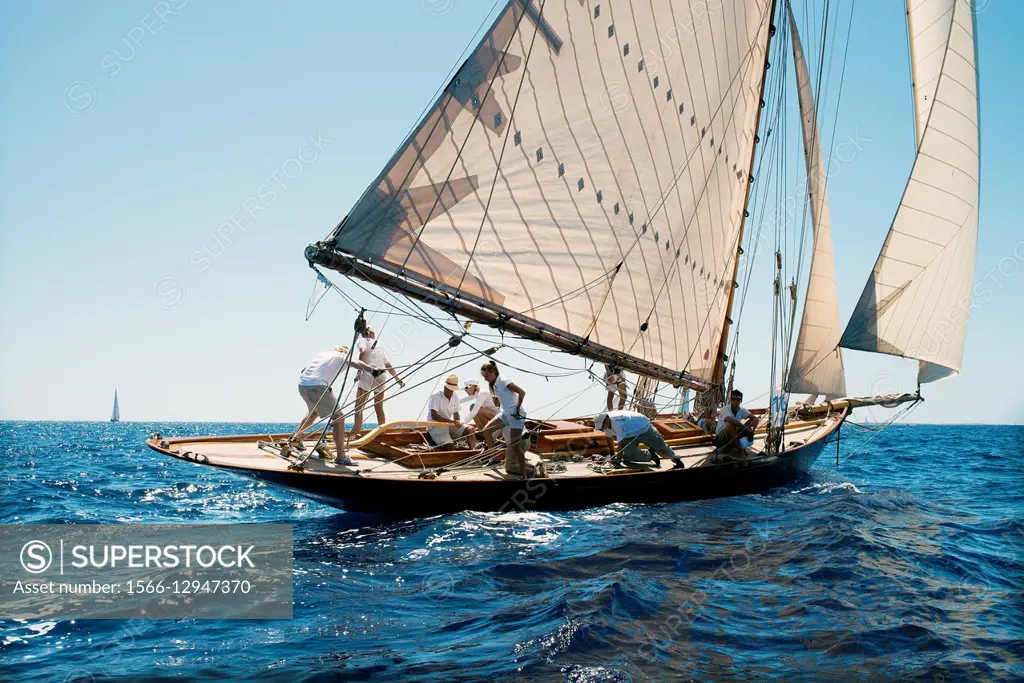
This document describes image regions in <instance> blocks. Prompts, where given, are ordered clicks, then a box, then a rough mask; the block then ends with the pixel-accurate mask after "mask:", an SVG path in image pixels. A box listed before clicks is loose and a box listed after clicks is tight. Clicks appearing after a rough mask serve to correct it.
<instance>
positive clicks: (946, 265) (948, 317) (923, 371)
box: [841, 0, 979, 382]
mask: <svg viewBox="0 0 1024 683" xmlns="http://www.w3.org/2000/svg"><path fill="white" fill-rule="evenodd" d="M974 20H975V14H974V7H973V4H972V2H971V1H970V0H913V1H911V0H908V2H907V24H908V29H909V33H910V53H911V63H912V67H913V80H914V108H915V111H916V115H917V119H916V120H917V157H916V159H915V161H914V167H913V170H912V171H911V174H910V180H909V181H908V183H907V187H906V190H905V191H904V194H903V199H902V201H901V202H900V206H899V209H898V210H897V212H896V217H895V218H894V219H893V223H892V227H891V228H890V229H889V234H888V236H887V237H886V238H885V244H884V245H883V247H882V251H881V254H879V256H878V260H877V261H876V263H875V268H874V271H873V272H872V274H871V277H870V278H869V279H868V282H867V285H866V286H865V287H864V292H863V293H862V294H861V297H860V300H859V301H858V302H857V307H856V309H855V310H854V313H853V316H852V318H851V320H850V322H849V324H848V325H847V328H846V331H845V332H844V333H843V337H842V342H841V343H842V346H843V347H845V348H848V349H859V350H863V351H874V352H878V353H887V354H893V355H898V356H906V357H908V358H915V359H917V360H919V361H920V367H919V370H918V381H919V382H930V381H933V380H936V379H941V378H943V377H947V376H949V375H950V374H953V373H955V372H959V371H960V365H961V360H962V358H963V348H964V335H965V332H966V323H967V317H968V311H969V307H970V303H971V290H972V280H973V277H974V260H975V250H976V246H977V239H978V190H979V179H978V178H979V176H978V165H979V163H978V162H979V157H978V126H979V116H978V72H977V66H976V56H975V25H974Z"/></svg>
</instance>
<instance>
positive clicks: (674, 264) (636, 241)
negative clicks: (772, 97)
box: [588, 6, 770, 365]
mask: <svg viewBox="0 0 1024 683" xmlns="http://www.w3.org/2000/svg"><path fill="white" fill-rule="evenodd" d="M769 8H770V6H766V8H765V15H767V14H768V11H769ZM766 20H767V21H769V22H770V19H768V18H767V17H766V16H762V20H761V25H764V23H765V21H766ZM757 45H758V40H757V39H756V37H755V39H754V40H753V41H752V42H751V44H750V46H749V47H748V48H747V52H746V54H745V55H744V56H743V60H742V61H741V62H740V67H739V69H737V71H736V73H734V74H733V76H732V80H731V81H730V82H729V87H728V88H727V89H726V91H725V92H726V94H727V93H728V92H731V90H732V88H733V84H734V83H735V82H736V79H737V78H739V76H740V74H742V73H743V72H744V68H745V64H746V62H747V61H748V60H749V59H750V58H751V56H752V53H753V50H754V48H755V47H757ZM752 66H753V67H754V68H756V66H757V65H752ZM725 101H726V96H725V95H723V97H722V100H721V101H719V103H718V106H717V108H716V109H715V112H714V113H713V114H712V116H711V119H710V120H711V122H714V121H715V120H716V118H717V117H718V115H719V114H720V113H721V111H722V108H723V106H724V104H725ZM758 115H760V111H759V112H758ZM733 120H734V117H730V118H729V120H728V121H727V122H726V126H727V130H728V126H730V125H731V124H732V123H733ZM726 134H727V133H726ZM702 143H703V138H701V140H700V142H699V143H698V144H697V145H695V146H694V148H693V151H691V153H690V155H689V156H688V157H687V158H686V162H685V163H683V164H682V165H681V166H680V167H679V170H678V171H677V172H675V173H674V174H673V176H672V179H671V182H670V183H669V188H668V189H666V190H665V192H664V193H663V194H662V196H661V197H660V198H659V199H658V201H657V202H656V204H655V207H654V211H653V212H652V213H649V215H648V219H647V220H648V223H651V222H653V220H654V218H655V217H656V216H657V215H658V212H659V211H661V209H662V207H664V206H665V204H666V203H667V201H668V199H669V196H670V195H671V194H672V192H673V190H675V189H676V186H677V185H678V183H679V179H680V178H681V177H682V175H683V173H684V172H685V171H687V170H689V166H690V161H691V160H692V159H693V157H694V155H695V154H696V152H697V151H698V150H700V151H701V152H702V153H703V144H702ZM748 170H749V169H748ZM714 176H715V174H714V173H708V175H707V177H705V178H704V185H703V187H702V188H701V192H700V196H699V197H698V198H697V200H696V204H695V205H694V211H693V214H692V216H691V217H690V220H689V221H687V223H686V226H685V229H684V230H683V235H682V237H681V238H679V239H675V238H674V237H673V241H675V242H676V243H677V244H688V243H689V242H688V240H687V237H688V236H689V234H690V228H691V227H693V225H694V224H699V219H698V214H699V210H698V209H699V205H700V201H701V200H702V199H703V198H704V195H705V194H706V193H707V190H708V185H709V184H710V182H711V179H712V178H713V177H714ZM698 229H699V228H698ZM642 235H643V233H641V234H638V235H637V236H636V238H635V239H634V242H633V245H631V246H630V248H629V251H627V253H626V255H625V256H623V258H622V264H625V261H626V258H627V257H628V256H629V253H630V252H632V250H633V248H634V247H635V246H636V245H637V244H639V242H640V239H641V237H642ZM678 263H679V258H678V257H676V258H675V259H674V260H673V261H672V263H671V264H670V265H669V267H668V269H666V272H665V279H664V281H663V282H662V285H661V288H660V289H659V290H658V293H657V294H656V295H655V297H654V308H652V309H651V311H650V313H648V314H647V318H646V319H647V320H650V317H651V316H652V315H653V314H654V311H655V310H657V302H658V299H659V298H660V297H661V295H662V294H663V293H664V291H665V287H666V286H667V285H668V283H669V281H670V280H671V279H672V276H673V274H677V267H678ZM659 265H660V263H659ZM611 294H612V290H611V288H609V291H608V292H607V294H606V296H605V298H604V300H603V301H602V302H601V305H600V307H599V308H598V312H597V315H596V316H594V320H593V321H592V322H591V326H590V329H591V330H593V328H594V327H595V326H596V325H597V321H598V319H600V317H601V313H602V311H603V310H604V307H605V305H606V304H607V302H608V300H609V298H611ZM709 314H710V311H709ZM703 327H704V326H703V325H702V326H701V332H703ZM588 334H589V332H588ZM642 336H643V333H642V332H639V333H637V335H636V336H635V337H634V339H633V342H632V343H631V344H630V345H629V348H628V349H627V353H629V352H631V351H632V349H633V347H635V346H636V344H637V342H639V341H640V339H641V338H642ZM697 336H698V339H699V337H700V333H698V335H697ZM699 345H700V342H699V341H698V343H697V346H699ZM694 351H696V348H694V349H693V350H691V352H690V360H692V358H693V352H694ZM687 365H689V360H687Z"/></svg>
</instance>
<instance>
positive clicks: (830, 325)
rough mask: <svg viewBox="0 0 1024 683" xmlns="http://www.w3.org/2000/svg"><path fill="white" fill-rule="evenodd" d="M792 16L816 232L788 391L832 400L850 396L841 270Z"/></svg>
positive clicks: (813, 113) (812, 109)
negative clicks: (842, 348) (841, 317)
mask: <svg viewBox="0 0 1024 683" xmlns="http://www.w3.org/2000/svg"><path fill="white" fill-rule="evenodd" d="M786 8H787V10H788V13H789V28H790V35H791V37H792V40H793V61H794V63H795V64H796V82H797V96H798V98H799V102H800V123H801V131H802V132H803V139H804V160H805V162H806V166H807V196H808V200H809V202H810V205H811V225H812V227H813V230H814V251H813V255H812V257H811V269H810V275H809V277H808V282H807V294H806V297H805V299H804V312H803V316H802V317H801V319H800V332H799V334H798V335H797V341H796V349H795V350H794V352H793V362H792V364H791V365H790V368H789V379H788V380H787V382H786V389H787V390H788V391H790V392H793V393H801V394H824V395H825V396H826V397H829V398H832V397H836V396H845V395H846V377H845V375H844V374H843V357H842V355H841V352H840V350H839V336H840V329H841V328H840V326H839V299H838V296H837V294H836V269H835V260H834V258H833V255H832V227H831V221H830V220H829V212H828V197H827V196H826V194H825V185H826V178H827V176H826V175H825V164H824V161H823V159H822V154H821V136H820V135H819V132H818V120H817V107H815V104H814V93H813V92H812V90H811V77H810V73H809V72H808V69H807V61H806V60H805V59H804V51H803V47H802V46H801V44H800V36H799V35H798V34H797V30H796V20H795V19H794V17H793V10H792V8H791V7H790V6H789V3H788V2H787V3H786Z"/></svg>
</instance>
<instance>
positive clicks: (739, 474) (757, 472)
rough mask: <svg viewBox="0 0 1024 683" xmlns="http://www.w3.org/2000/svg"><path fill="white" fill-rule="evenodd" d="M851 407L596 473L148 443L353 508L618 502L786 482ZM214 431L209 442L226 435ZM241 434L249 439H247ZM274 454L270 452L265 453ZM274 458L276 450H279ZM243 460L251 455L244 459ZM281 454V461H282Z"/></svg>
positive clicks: (745, 490)
mask: <svg viewBox="0 0 1024 683" xmlns="http://www.w3.org/2000/svg"><path fill="white" fill-rule="evenodd" d="M844 419H845V413H843V414H841V415H839V416H837V417H836V418H834V419H833V421H832V422H831V423H830V424H828V425H825V426H822V427H821V431H820V432H817V433H815V435H814V437H813V438H812V439H810V440H809V441H808V442H806V443H799V444H798V443H797V442H791V443H790V446H789V448H788V449H787V450H786V451H784V452H783V453H781V454H779V455H776V456H756V457H751V458H748V459H746V460H742V461H738V462H726V463H721V464H701V465H700V466H691V467H687V469H671V468H670V466H669V465H668V464H666V469H664V470H653V471H632V470H617V471H616V472H615V473H612V474H604V475H594V474H591V475H590V476H553V477H550V478H543V479H526V480H523V479H519V478H505V477H501V476H494V477H493V478H488V479H483V480H481V479H473V478H472V477H467V476H462V475H459V474H458V473H455V472H453V473H452V474H453V475H456V476H455V477H452V476H451V475H446V476H445V477H440V478H437V479H420V478H417V477H415V476H414V475H413V476H405V477H397V478H394V477H376V476H364V475H362V474H355V473H348V472H342V471H340V470H336V471H332V472H331V473H326V472H315V471H309V470H307V471H294V470H289V469H287V468H285V467H283V466H280V465H278V466H269V465H262V466H259V467H254V466H248V465H233V464H228V463H229V462H230V461H228V460H225V461H222V462H223V463H224V464H221V463H220V462H217V461H216V459H215V458H214V459H210V458H207V457H205V456H201V457H197V456H196V454H194V453H189V452H188V451H182V450H179V449H180V448H185V447H187V446H188V444H189V442H192V441H198V439H195V440H190V439H181V440H174V441H175V443H174V444H173V445H171V444H168V443H167V442H166V441H164V442H155V441H154V440H153V439H151V440H150V441H149V442H147V443H148V445H149V446H150V447H152V448H154V449H155V450H158V451H160V452H163V453H165V454H167V455H171V456H172V457H176V458H179V459H183V460H188V461H190V462H196V463H199V464H203V465H209V466H215V467H224V468H226V469H229V470H231V471H233V472H236V473H239V474H244V475H247V476H250V477H253V478H255V479H257V480H260V481H265V482H267V483H270V484H273V485H275V486H281V487H285V488H288V489H292V490H294V491H296V492H298V493H300V494H302V495H304V496H307V497H310V498H313V499H316V500H319V501H321V502H325V503H328V504H330V505H333V506H335V507H339V508H342V509H344V510H347V511H353V512H384V513H389V514H396V515H402V516H420V515H428V514H437V513H442V512H453V511H460V510H479V511H509V510H568V509H577V508H585V507H592V506H600V505H607V504H610V503H668V502H676V501H686V500H701V499H706V498H718V497H723V496H734V495H745V494H753V493H760V492H763V491H767V490H769V489H772V488H775V487H778V486H784V485H786V484H788V483H790V482H792V481H794V480H796V479H797V478H799V477H800V476H801V475H803V474H805V473H806V472H808V470H809V469H810V468H811V466H812V465H813V464H814V461H815V460H816V459H817V458H818V456H819V455H821V453H822V451H823V450H824V449H825V448H826V446H827V445H828V444H829V443H831V442H833V441H834V439H835V435H836V432H837V431H838V429H839V427H840V426H841V425H842V422H843V420H844ZM244 438H246V437H223V438H222V439H217V440H216V441H214V440H211V439H210V438H209V437H207V441H206V443H208V444H210V443H221V444H223V443H225V442H227V441H228V440H230V439H239V440H241V439H244ZM239 442H241V441H239ZM265 457H270V456H265ZM271 460H273V458H271ZM239 462H243V461H239ZM278 462H280V461H278Z"/></svg>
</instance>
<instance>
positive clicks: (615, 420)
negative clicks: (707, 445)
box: [594, 410, 683, 469]
mask: <svg viewBox="0 0 1024 683" xmlns="http://www.w3.org/2000/svg"><path fill="white" fill-rule="evenodd" d="M594 426H595V427H596V428H597V429H600V430H603V431H604V434H605V438H606V439H607V440H608V452H609V453H610V454H611V456H612V464H613V465H615V466H616V467H618V466H619V465H621V464H623V463H624V464H625V465H626V467H634V466H640V467H643V466H645V465H654V466H655V467H661V459H660V458H659V457H658V456H662V457H665V458H671V459H672V461H673V464H674V465H675V466H676V467H678V468H680V469H682V468H683V459H682V458H681V457H679V455H678V454H677V453H676V452H675V451H673V450H672V449H671V448H669V447H668V444H667V443H665V439H663V438H662V436H661V434H659V433H658V430H657V429H655V428H654V425H652V424H651V421H650V420H649V419H647V416H646V415H641V414H640V413H637V412H634V411H632V410H609V411H608V412H604V413H598V414H597V417H595V418H594ZM641 445H643V446H647V450H648V453H649V454H644V453H641V452H640V446H641Z"/></svg>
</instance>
